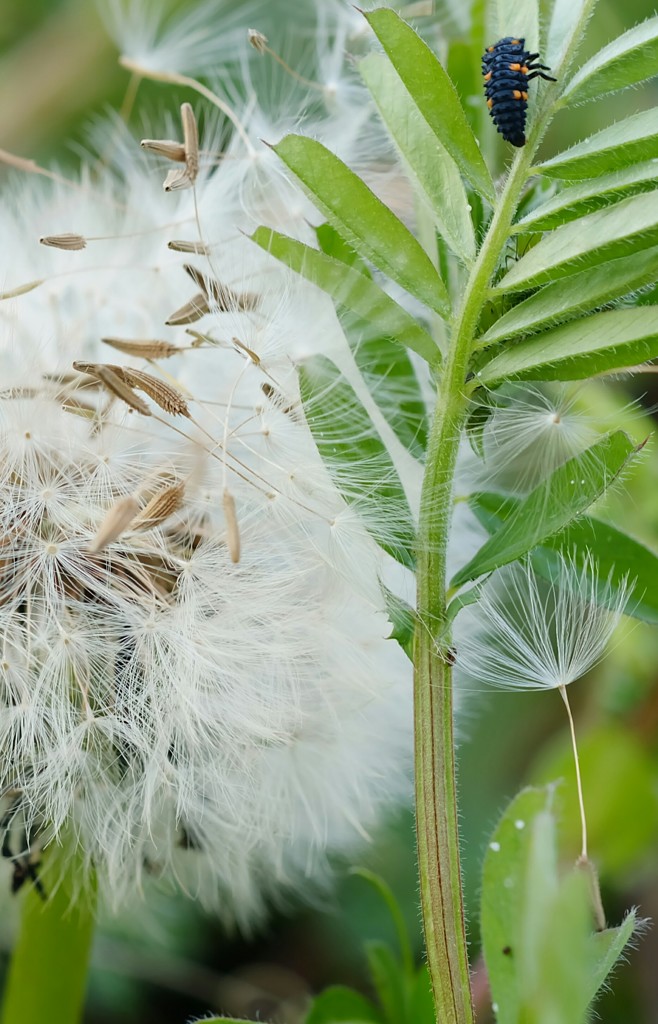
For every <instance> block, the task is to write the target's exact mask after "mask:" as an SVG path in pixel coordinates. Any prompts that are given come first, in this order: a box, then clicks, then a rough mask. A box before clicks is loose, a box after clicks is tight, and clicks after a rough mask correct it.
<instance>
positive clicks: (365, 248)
mask: <svg viewBox="0 0 658 1024" xmlns="http://www.w3.org/2000/svg"><path fill="white" fill-rule="evenodd" d="M273 149H274V151H275V153H276V154H277V156H278V157H279V158H280V159H281V160H282V161H283V162H284V164H285V165H286V167H288V169H289V170H290V171H292V173H293V174H294V175H295V177H296V178H297V180H298V181H299V183H300V185H301V186H302V189H303V190H304V192H305V193H306V195H307V196H308V197H309V198H310V199H311V200H312V202H313V203H314V204H315V205H316V206H317V207H318V209H319V210H320V211H321V212H322V213H323V214H324V216H325V217H326V218H327V220H328V221H329V223H330V224H331V225H332V226H333V227H334V228H335V229H336V231H338V233H339V234H340V235H341V236H342V237H343V238H344V239H345V241H346V242H347V243H348V244H349V245H350V246H351V247H352V248H353V249H354V250H355V251H356V252H358V253H359V255H361V256H363V257H364V258H365V259H367V260H370V262H371V263H373V264H374V265H375V266H376V267H378V268H379V270H381V271H383V272H384V273H385V274H387V275H388V276H389V277H390V278H391V280H393V281H396V282H397V284H399V285H401V286H402V287H403V288H404V289H406V291H408V292H409V294H410V295H413V296H414V297H415V298H417V299H418V300H419V301H420V302H422V303H424V305H426V306H428V307H429V309H433V310H434V311H435V312H436V313H439V314H440V315H441V316H445V315H447V313H448V312H449V310H450V300H449V298H448V292H447V291H446V287H445V285H444V283H443V281H442V280H441V278H440V277H439V275H438V273H437V270H436V268H435V267H434V265H433V264H432V261H431V260H430V258H429V256H428V255H427V253H426V252H425V250H424V249H423V248H422V246H421V245H420V243H419V242H417V241H416V239H415V238H414V236H413V235H412V234H411V232H410V231H409V229H408V228H406V227H405V225H404V224H403V223H402V221H401V220H399V219H398V218H397V217H396V216H395V214H394V213H393V211H392V210H389V208H388V206H386V205H385V204H384V203H382V201H381V199H378V198H377V196H376V195H375V194H374V192H373V191H372V190H371V189H370V188H368V186H367V185H366V183H365V182H364V181H362V180H361V178H359V176H358V175H357V174H355V173H354V171H351V170H350V168H349V167H348V166H347V165H346V164H344V163H343V162H342V160H339V159H338V157H337V156H335V155H334V154H333V153H332V152H331V151H330V150H328V149H327V148H326V146H323V145H322V143H321V142H317V141H316V140H315V139H310V138H306V137H305V136H303V135H286V137H285V138H284V139H282V140H281V142H279V143H278V144H277V145H276V146H274V147H273Z"/></svg>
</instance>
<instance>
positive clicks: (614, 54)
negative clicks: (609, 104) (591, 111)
mask: <svg viewBox="0 0 658 1024" xmlns="http://www.w3.org/2000/svg"><path fill="white" fill-rule="evenodd" d="M657 74H658V15H654V17H653V18H647V20H646V21H643V22H642V24H641V25H635V26H634V27H633V28H631V29H629V31H628V32H624V34H623V35H621V36H619V38H618V39H614V40H613V41H612V42H611V43H609V45H608V46H604V47H603V49H602V50H599V52H598V53H597V54H596V55H595V56H594V57H592V58H591V60H588V61H587V63H586V64H584V65H583V67H582V68H580V70H579V71H578V72H577V73H576V74H575V75H574V76H573V78H572V79H571V81H570V82H569V84H568V86H567V88H566V89H565V90H564V92H563V93H562V98H563V99H564V100H565V101H566V102H567V103H580V102H581V101H582V100H592V99H598V97H599V96H602V95H604V94H605V93H609V92H616V91H617V90H618V89H626V88H627V87H628V86H629V85H636V84H637V83H638V82H643V81H645V80H646V79H647V78H653V77H654V75H657Z"/></svg>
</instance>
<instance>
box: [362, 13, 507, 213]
mask: <svg viewBox="0 0 658 1024" xmlns="http://www.w3.org/2000/svg"><path fill="white" fill-rule="evenodd" d="M364 16H365V17H366V18H367V20H368V22H369V24H370V26H371V27H372V29H373V31H374V33H375V35H376V36H377V38H378V39H379V42H380V43H381V44H382V46H383V47H384V50H385V52H386V54H387V55H388V57H389V59H390V61H391V63H392V64H393V67H394V68H395V70H396V71H397V73H398V75H399V76H400V78H401V79H402V81H403V83H404V85H405V86H406V88H407V90H408V91H409V93H410V95H411V98H412V99H413V101H414V103H415V104H416V106H417V107H418V109H419V111H420V113H421V114H422V116H423V118H424V119H425V121H426V122H427V124H428V125H429V126H430V128H431V129H432V131H433V132H434V134H435V135H436V137H437V138H438V140H439V142H440V143H441V145H442V146H444V147H445V149H447V150H448V153H449V154H450V156H451V157H452V158H453V160H454V161H455V163H456V164H457V166H458V167H459V168H460V170H461V172H462V174H464V176H465V177H466V178H467V179H468V180H469V181H470V182H471V184H472V185H473V186H474V188H476V189H477V190H478V192H480V194H481V195H483V196H484V197H485V199H488V200H489V201H490V202H491V201H493V199H494V196H495V190H494V186H493V182H492V181H491V175H490V174H489V171H488V169H487V165H486V164H485V162H484V158H483V157H482V154H481V153H480V149H479V147H478V144H477V141H476V139H475V136H474V134H473V131H472V129H471V127H470V125H469V123H468V121H467V119H466V114H465V113H464V109H463V107H462V105H461V102H460V100H459V96H458V95H457V91H456V89H455V87H454V85H453V84H452V82H451V80H450V78H449V77H448V75H447V74H446V72H445V71H444V69H443V68H442V66H441V64H440V63H439V61H438V60H437V58H436V57H435V55H434V54H433V53H432V51H431V50H430V49H429V47H428V46H427V45H426V44H425V43H424V42H423V40H422V39H421V38H420V37H419V36H418V35H417V34H416V32H414V30H413V29H412V28H410V26H409V25H407V24H405V22H404V21H402V19H401V18H400V17H399V16H398V15H397V14H396V13H395V12H394V11H392V10H390V9H388V8H380V9H379V10H375V11H367V12H365V14H364Z"/></svg>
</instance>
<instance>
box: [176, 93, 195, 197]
mask: <svg viewBox="0 0 658 1024" xmlns="http://www.w3.org/2000/svg"><path fill="white" fill-rule="evenodd" d="M180 116H181V121H182V123H183V140H184V142H185V169H186V170H187V173H188V176H189V178H190V181H191V182H192V184H194V182H195V181H196V179H197V175H198V173H199V129H198V127H197V123H196V117H195V116H194V111H193V109H192V105H191V103H183V104H181V108H180Z"/></svg>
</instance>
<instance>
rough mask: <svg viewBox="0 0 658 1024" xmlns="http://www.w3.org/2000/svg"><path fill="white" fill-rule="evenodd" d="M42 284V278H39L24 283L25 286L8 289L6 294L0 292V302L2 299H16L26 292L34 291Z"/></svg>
mask: <svg viewBox="0 0 658 1024" xmlns="http://www.w3.org/2000/svg"><path fill="white" fill-rule="evenodd" d="M43 282H44V278H40V279H39V280H38V281H26V282H25V284H19V285H17V286H16V288H10V289H9V291H7V292H0V302H1V301H2V300H3V299H16V298H18V296H19V295H25V294H26V293H27V292H31V291H34V289H35V288H38V287H39V285H40V284H43Z"/></svg>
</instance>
